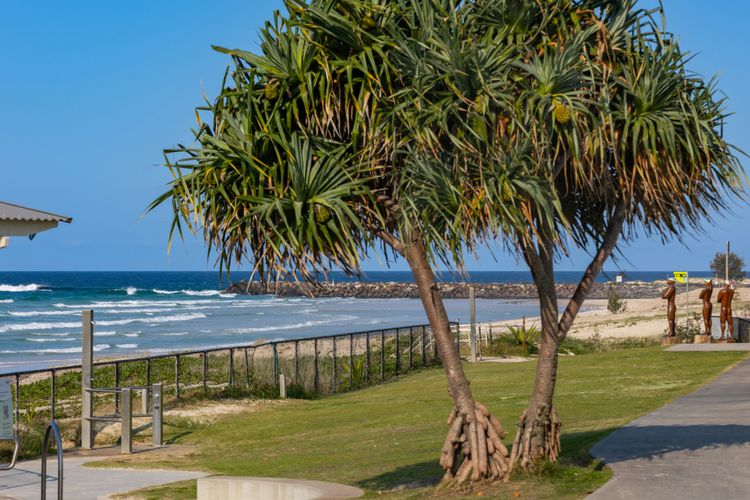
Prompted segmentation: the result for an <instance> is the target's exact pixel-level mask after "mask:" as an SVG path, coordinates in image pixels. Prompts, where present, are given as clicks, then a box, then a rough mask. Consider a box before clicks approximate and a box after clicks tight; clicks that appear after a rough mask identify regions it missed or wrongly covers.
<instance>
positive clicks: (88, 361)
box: [81, 310, 94, 450]
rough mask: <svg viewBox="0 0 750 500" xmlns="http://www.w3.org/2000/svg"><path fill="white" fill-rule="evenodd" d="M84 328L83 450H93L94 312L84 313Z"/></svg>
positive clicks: (82, 332) (82, 370) (82, 374)
mask: <svg viewBox="0 0 750 500" xmlns="http://www.w3.org/2000/svg"><path fill="white" fill-rule="evenodd" d="M82 316H83V326H82V330H81V337H82V342H83V345H82V349H81V350H82V352H83V362H82V363H81V389H82V391H83V393H82V404H81V448H83V449H84V450H91V449H93V447H94V426H93V422H92V421H91V417H92V416H93V410H94V406H93V401H92V397H93V394H92V393H91V391H90V389H91V380H92V375H93V364H94V311H93V310H86V311H83V315H82Z"/></svg>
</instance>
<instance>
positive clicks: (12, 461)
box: [0, 437, 21, 470]
mask: <svg viewBox="0 0 750 500" xmlns="http://www.w3.org/2000/svg"><path fill="white" fill-rule="evenodd" d="M3 441H4V440H3ZM8 441H10V439H9V440H8ZM12 441H13V456H12V457H11V459H10V463H9V464H3V465H0V470H11V469H12V468H13V467H15V466H16V459H17V458H18V447H19V445H20V444H21V442H20V440H19V439H18V437H14V438H13V440H12Z"/></svg>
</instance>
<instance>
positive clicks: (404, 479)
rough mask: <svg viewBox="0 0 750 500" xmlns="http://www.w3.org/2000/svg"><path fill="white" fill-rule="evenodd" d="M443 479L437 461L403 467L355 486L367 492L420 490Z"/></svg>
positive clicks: (362, 481) (359, 482) (364, 480)
mask: <svg viewBox="0 0 750 500" xmlns="http://www.w3.org/2000/svg"><path fill="white" fill-rule="evenodd" d="M442 477H443V470H442V468H441V467H440V464H439V463H438V461H437V460H428V461H426V462H420V463H416V464H409V465H404V466H402V467H397V468H395V469H393V470H391V471H388V472H385V473H383V474H379V475H377V476H375V477H371V478H367V479H363V480H361V481H358V482H357V486H359V487H360V488H363V489H368V490H376V491H381V490H386V491H392V490H397V489H412V488H422V487H426V486H435V485H437V484H438V483H439V482H440V480H441V479H442Z"/></svg>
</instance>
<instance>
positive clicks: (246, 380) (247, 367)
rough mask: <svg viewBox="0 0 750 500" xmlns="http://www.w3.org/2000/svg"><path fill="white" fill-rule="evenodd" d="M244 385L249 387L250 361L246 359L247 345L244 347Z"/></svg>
mask: <svg viewBox="0 0 750 500" xmlns="http://www.w3.org/2000/svg"><path fill="white" fill-rule="evenodd" d="M245 385H246V386H247V388H248V389H250V363H249V362H248V360H247V347H245Z"/></svg>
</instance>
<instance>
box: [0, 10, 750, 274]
mask: <svg viewBox="0 0 750 500" xmlns="http://www.w3.org/2000/svg"><path fill="white" fill-rule="evenodd" d="M644 5H646V4H645V3H644ZM664 6H665V9H666V12H667V22H668V28H669V29H670V30H671V31H673V32H675V33H677V34H678V35H679V37H680V40H681V42H682V45H683V47H684V48H685V49H687V50H689V51H691V52H693V53H694V54H695V59H694V60H693V62H692V69H693V70H695V71H697V72H698V73H701V74H702V75H704V76H707V77H710V76H712V75H714V74H716V75H718V77H719V78H720V88H721V89H722V90H723V91H724V92H725V93H726V94H727V95H728V96H729V98H730V99H729V106H730V110H731V111H732V112H734V113H735V115H734V116H732V117H731V118H730V121H729V126H728V127H727V128H726V129H725V133H726V135H727V137H728V139H729V140H730V141H731V142H733V143H734V144H735V145H737V146H739V147H740V148H742V149H744V150H747V151H750V138H749V137H748V135H747V134H745V133H743V132H744V131H747V130H750V96H748V83H747V82H750V66H748V64H747V57H746V46H747V44H746V43H744V42H742V39H743V38H742V36H741V35H742V34H744V33H745V32H746V31H747V26H746V23H747V19H750V3H746V2H744V1H739V0H714V1H713V2H711V7H710V8H706V6H705V2H704V1H700V0H665V1H664ZM280 7H281V2H279V1H275V0H273V1H272V0H264V1H257V0H254V1H225V0H215V1H213V2H205V1H193V0H180V1H177V0H171V1H159V2H146V1H132V2H90V1H73V0H69V1H66V2H59V1H33V0H4V1H3V2H2V6H0V64H2V68H3V71H2V77H0V95H2V96H3V101H4V102H3V105H2V106H1V107H0V149H1V150H2V151H3V155H2V159H1V160H0V162H1V163H0V200H3V201H8V202H13V203H18V204H21V205H27V206H31V207H34V208H39V209H44V210H49V211H54V212H58V213H62V214H65V215H69V216H72V217H74V219H75V220H74V223H73V224H72V225H62V226H61V227H60V228H59V229H57V230H54V231H49V232H46V233H41V234H39V235H38V236H37V238H36V239H35V240H34V241H33V242H29V241H28V240H26V239H22V238H16V239H14V240H12V241H11V245H10V246H9V247H8V248H6V249H4V250H0V270H5V271H13V270H24V271H29V270H89V271H95V270H175V271H177V270H207V269H211V268H212V263H213V261H207V260H206V253H205V248H204V246H203V244H202V242H201V241H199V240H195V239H193V238H190V239H188V240H187V241H185V242H178V243H176V244H175V245H174V246H173V248H172V252H171V254H169V255H168V254H167V251H166V238H167V231H168V222H169V214H168V212H167V210H159V211H158V212H155V213H151V214H148V215H146V216H143V212H144V209H145V207H146V206H147V205H148V203H149V201H150V200H152V199H153V198H154V197H155V196H156V195H157V194H159V193H160V191H161V190H162V189H163V186H164V184H165V183H166V182H167V180H168V178H169V177H168V174H167V172H166V169H164V168H162V167H160V164H161V161H162V153H161V151H162V149H163V148H165V147H170V146H172V145H174V144H176V143H178V142H186V141H189V140H190V137H191V136H190V133H189V131H190V128H191V127H192V126H193V125H194V123H195V120H194V114H193V108H194V107H195V106H196V105H198V104H200V103H201V100H202V95H203V93H204V92H205V93H207V94H208V95H209V96H211V95H214V94H215V93H216V91H217V90H218V86H219V83H220V80H221V77H222V74H223V72H224V70H225V69H226V67H227V64H228V62H229V61H228V59H227V57H225V56H223V55H221V54H218V53H216V52H214V51H213V50H211V44H217V45H223V46H228V47H240V48H245V49H250V50H255V49H256V47H257V38H258V36H257V33H258V28H259V27H260V26H261V25H262V23H263V22H264V21H265V20H266V19H270V18H271V16H272V13H273V10H274V9H277V8H280ZM745 164H747V162H745ZM748 216H750V207H748V206H747V205H741V206H738V207H737V208H736V209H735V213H734V214H733V215H730V216H728V217H726V218H720V219H718V220H717V221H716V223H714V224H711V225H710V226H707V227H706V228H705V229H706V234H703V235H697V236H690V235H688V236H687V237H686V243H687V246H684V245H681V244H679V243H672V244H669V245H666V246H665V245H663V244H662V243H661V242H660V241H658V240H649V239H644V238H642V239H639V240H638V241H636V242H634V243H633V244H631V245H629V246H627V247H624V248H623V253H624V254H625V255H626V256H627V258H628V260H629V262H627V263H626V262H623V263H622V267H623V268H624V269H627V270H670V269H672V268H677V267H679V268H680V269H689V270H702V269H705V268H707V266H708V262H709V260H710V259H711V257H712V256H713V254H714V253H715V252H716V251H718V250H720V249H721V248H723V245H724V241H725V240H726V239H731V240H732V245H733V249H734V250H736V251H737V252H738V253H740V254H741V255H744V256H745V257H746V258H750V252H747V249H748V245H749V244H750V232H748V231H746V230H744V229H745V228H746V226H745V220H746V219H747V218H748ZM587 260H588V259H587V256H586V254H585V253H583V252H578V253H574V254H573V255H571V256H570V257H568V258H564V259H562V260H561V261H560V263H559V264H558V268H559V269H560V270H578V269H583V268H584V267H585V266H586V264H587ZM365 267H366V269H368V270H381V269H382V266H381V264H380V262H378V261H376V260H373V261H370V262H368V263H367V265H366V266H365ZM468 268H469V269H471V270H488V271H492V270H514V269H523V268H524V266H523V265H522V264H521V263H518V262H517V261H516V259H515V258H514V257H513V256H507V255H503V254H501V253H500V254H499V255H498V260H497V261H495V260H494V259H492V258H491V257H490V255H489V252H482V253H481V255H480V258H479V260H474V259H470V262H469V264H468ZM607 268H608V269H612V268H614V266H613V265H608V266H607ZM394 269H405V266H404V264H403V263H397V264H396V266H395V267H394Z"/></svg>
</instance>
